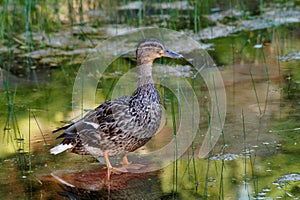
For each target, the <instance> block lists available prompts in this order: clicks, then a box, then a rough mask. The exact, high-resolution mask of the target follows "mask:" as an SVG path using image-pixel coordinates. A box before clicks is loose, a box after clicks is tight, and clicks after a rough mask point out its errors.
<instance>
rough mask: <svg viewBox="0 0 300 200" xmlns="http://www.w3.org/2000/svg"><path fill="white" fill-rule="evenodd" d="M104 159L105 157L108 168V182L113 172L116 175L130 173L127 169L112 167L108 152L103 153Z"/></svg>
mask: <svg viewBox="0 0 300 200" xmlns="http://www.w3.org/2000/svg"><path fill="white" fill-rule="evenodd" d="M103 157H104V160H105V163H106V167H107V175H106V179H107V181H109V180H110V175H111V173H112V172H113V173H116V174H120V173H126V172H128V171H127V169H126V168H123V167H120V168H117V167H112V165H111V164H110V161H109V158H108V157H109V156H108V154H107V152H104V153H103Z"/></svg>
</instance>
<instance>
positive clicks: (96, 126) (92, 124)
mask: <svg viewBox="0 0 300 200" xmlns="http://www.w3.org/2000/svg"><path fill="white" fill-rule="evenodd" d="M84 123H86V124H88V125H91V126H93V127H94V129H97V128H98V127H99V126H100V125H99V124H96V123H94V122H84Z"/></svg>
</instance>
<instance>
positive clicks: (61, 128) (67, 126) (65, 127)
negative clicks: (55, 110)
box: [52, 123, 74, 133]
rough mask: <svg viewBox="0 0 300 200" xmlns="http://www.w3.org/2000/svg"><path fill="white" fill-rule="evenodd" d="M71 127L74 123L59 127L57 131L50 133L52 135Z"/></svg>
mask: <svg viewBox="0 0 300 200" xmlns="http://www.w3.org/2000/svg"><path fill="white" fill-rule="evenodd" d="M72 125H74V123H72V124H68V125H65V126H63V127H60V128H58V129H55V130H54V131H52V133H56V132H58V131H61V130H66V129H67V128H69V127H71V126H72Z"/></svg>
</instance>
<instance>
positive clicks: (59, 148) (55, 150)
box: [50, 144, 73, 155]
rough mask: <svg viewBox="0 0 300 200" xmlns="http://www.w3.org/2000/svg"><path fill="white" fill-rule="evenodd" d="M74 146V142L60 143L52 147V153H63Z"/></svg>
mask: <svg viewBox="0 0 300 200" xmlns="http://www.w3.org/2000/svg"><path fill="white" fill-rule="evenodd" d="M72 147H73V145H72V144H59V145H57V146H55V147H53V148H52V149H50V153H51V154H54V155H57V154H59V153H62V152H64V151H66V150H68V149H70V148H72Z"/></svg>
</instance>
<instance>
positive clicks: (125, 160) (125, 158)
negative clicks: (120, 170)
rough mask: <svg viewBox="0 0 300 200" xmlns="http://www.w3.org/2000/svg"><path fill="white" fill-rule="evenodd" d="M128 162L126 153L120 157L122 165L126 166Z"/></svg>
mask: <svg viewBox="0 0 300 200" xmlns="http://www.w3.org/2000/svg"><path fill="white" fill-rule="evenodd" d="M128 164H129V162H128V159H127V156H126V154H124V156H123V157H122V165H123V167H126V166H127V165H128Z"/></svg>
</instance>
